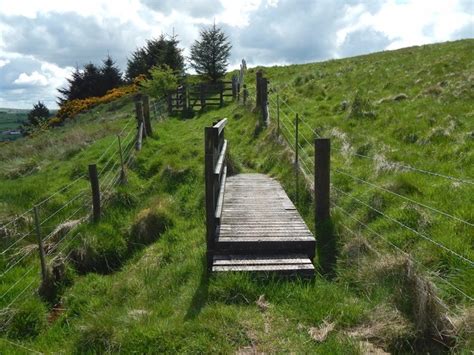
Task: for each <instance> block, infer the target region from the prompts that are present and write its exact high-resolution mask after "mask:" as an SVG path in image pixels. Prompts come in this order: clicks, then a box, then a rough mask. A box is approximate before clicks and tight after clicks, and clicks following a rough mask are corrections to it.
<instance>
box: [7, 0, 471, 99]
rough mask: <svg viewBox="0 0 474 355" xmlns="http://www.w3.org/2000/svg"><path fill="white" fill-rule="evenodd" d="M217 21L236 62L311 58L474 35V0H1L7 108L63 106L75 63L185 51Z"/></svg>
mask: <svg viewBox="0 0 474 355" xmlns="http://www.w3.org/2000/svg"><path fill="white" fill-rule="evenodd" d="M213 21H216V24H217V25H219V26H221V27H222V28H223V29H224V30H225V31H226V33H227V34H228V35H229V37H230V39H231V41H232V44H233V50H232V58H231V65H232V66H237V65H238V63H239V62H240V60H241V59H242V58H245V59H246V60H247V63H248V64H249V65H250V66H253V65H260V64H262V65H273V64H289V63H304V62H311V61H321V60H326V59H331V58H341V57H347V56H354V55H358V54H364V53H369V52H374V51H381V50H390V49H396V48H401V47H407V46H412V45H420V44H426V43H434V42H442V41H448V40H456V39H461V38H473V37H474V0H380V1H358V0H318V1H316V0H240V1H236V0H201V1H193V0H185V1H179V0H159V1H157V0H116V1H110V0H109V1H106V0H81V1H69V0H42V1H31V0H0V107H14V108H30V107H31V106H32V104H33V103H35V102H36V101H38V100H42V101H44V102H45V103H46V104H47V105H48V106H49V107H51V108H53V107H55V106H56V104H55V101H56V96H57V92H56V89H57V88H58V87H61V86H63V85H65V80H66V78H67V77H68V76H69V75H70V73H71V71H72V70H73V69H74V67H75V66H82V65H83V64H85V63H88V62H93V63H97V64H99V63H100V61H101V59H103V58H104V57H105V56H106V55H107V53H109V54H110V55H112V57H113V58H114V59H115V60H116V61H117V63H118V64H119V65H120V67H121V68H122V69H125V66H126V60H127V56H128V55H129V54H130V53H131V52H132V51H133V50H134V49H136V48H137V47H139V46H142V45H143V44H144V43H145V41H146V39H149V38H152V37H156V36H159V35H160V34H162V33H165V34H172V33H173V31H174V32H175V33H176V34H177V35H178V36H179V39H180V41H181V47H182V48H184V49H185V54H187V53H188V49H189V47H190V45H191V44H192V42H193V41H194V40H195V39H196V38H197V37H198V35H199V29H200V28H201V27H203V26H209V25H210V24H212V23H213Z"/></svg>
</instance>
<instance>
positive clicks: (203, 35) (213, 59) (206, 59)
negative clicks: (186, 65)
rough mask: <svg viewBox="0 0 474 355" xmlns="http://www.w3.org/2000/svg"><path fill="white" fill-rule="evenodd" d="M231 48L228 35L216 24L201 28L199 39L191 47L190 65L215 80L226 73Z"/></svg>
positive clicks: (199, 72)
mask: <svg viewBox="0 0 474 355" xmlns="http://www.w3.org/2000/svg"><path fill="white" fill-rule="evenodd" d="M231 48H232V45H231V44H230V41H229V39H228V37H227V36H226V35H225V33H224V32H223V31H222V29H220V28H219V27H217V26H216V24H214V25H213V26H212V27H210V28H205V29H202V30H201V32H200V39H199V40H196V41H195V42H194V44H193V45H192V47H191V57H190V64H191V67H192V68H193V69H194V70H196V72H197V73H198V74H200V75H203V76H206V77H207V78H208V79H210V80H211V81H213V82H216V81H217V80H219V79H220V78H222V77H223V76H224V75H225V73H226V68H227V65H228V64H229V63H228V59H229V56H230V50H231Z"/></svg>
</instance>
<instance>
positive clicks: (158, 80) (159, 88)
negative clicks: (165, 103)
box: [141, 65, 178, 97]
mask: <svg viewBox="0 0 474 355" xmlns="http://www.w3.org/2000/svg"><path fill="white" fill-rule="evenodd" d="M141 86H142V88H143V91H144V92H145V93H146V94H148V95H150V96H151V97H163V96H165V95H166V94H167V93H168V92H169V91H170V90H173V89H176V87H177V86H178V78H177V76H176V74H175V72H174V71H173V69H172V68H170V67H169V66H167V65H165V66H163V67H157V66H155V67H153V68H151V69H150V78H149V79H146V80H144V81H142V83H141Z"/></svg>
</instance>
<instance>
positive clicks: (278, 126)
mask: <svg viewBox="0 0 474 355" xmlns="http://www.w3.org/2000/svg"><path fill="white" fill-rule="evenodd" d="M277 136H280V94H278V93H277Z"/></svg>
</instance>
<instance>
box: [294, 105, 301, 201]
mask: <svg viewBox="0 0 474 355" xmlns="http://www.w3.org/2000/svg"><path fill="white" fill-rule="evenodd" d="M298 131H299V117H298V114H296V117H295V183H296V203H298V201H299V170H300V169H299V143H298Z"/></svg>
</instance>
